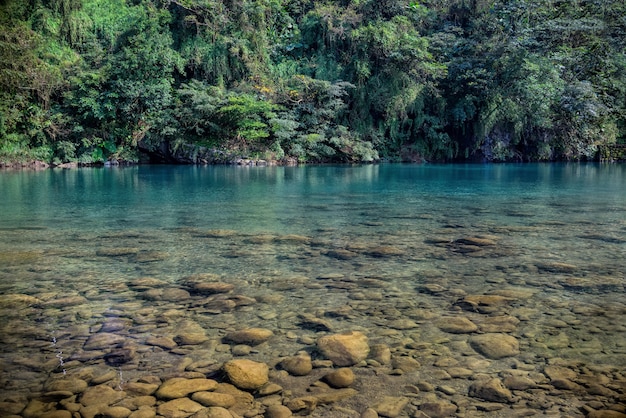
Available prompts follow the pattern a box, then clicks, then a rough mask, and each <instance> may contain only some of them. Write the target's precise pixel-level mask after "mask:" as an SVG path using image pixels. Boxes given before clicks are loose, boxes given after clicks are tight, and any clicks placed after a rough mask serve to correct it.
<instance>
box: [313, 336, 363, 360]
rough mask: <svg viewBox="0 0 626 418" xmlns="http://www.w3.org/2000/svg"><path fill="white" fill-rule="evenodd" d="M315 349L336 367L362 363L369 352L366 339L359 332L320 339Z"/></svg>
mask: <svg viewBox="0 0 626 418" xmlns="http://www.w3.org/2000/svg"><path fill="white" fill-rule="evenodd" d="M317 347H318V348H319V350H320V351H321V352H322V353H323V354H324V356H326V357H327V358H328V359H330V360H331V361H332V362H333V363H334V364H335V365H336V366H352V365H354V364H356V363H358V362H360V361H363V360H365V359H366V358H367V355H368V354H369V350H370V349H369V344H368V340H367V337H366V336H365V334H363V333H361V332H359V331H348V332H344V333H342V334H332V335H327V336H324V337H321V338H319V339H318V340H317Z"/></svg>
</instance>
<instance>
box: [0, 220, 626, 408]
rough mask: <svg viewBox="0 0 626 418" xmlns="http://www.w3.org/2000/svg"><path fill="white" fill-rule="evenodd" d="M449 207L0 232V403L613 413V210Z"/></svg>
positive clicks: (617, 228)
mask: <svg viewBox="0 0 626 418" xmlns="http://www.w3.org/2000/svg"><path fill="white" fill-rule="evenodd" d="M623 209H624V208H622V210H623ZM320 210H321V209H320ZM359 210H363V209H362V208H361V209H359ZM462 215H463V214H460V215H459V216H457V217H454V216H451V215H448V216H443V215H442V216H433V215H431V214H428V213H424V214H419V213H417V214H411V215H406V214H405V215H403V216H401V217H398V218H395V219H393V220H391V221H387V220H386V219H382V218H377V217H368V218H367V220H365V221H364V220H362V219H361V220H359V222H358V223H359V225H358V228H352V229H341V228H335V227H332V226H329V227H325V226H323V225H318V226H315V227H314V229H311V230H310V231H309V233H307V234H281V233H277V232H275V231H271V230H269V231H267V232H250V231H241V230H229V229H209V228H197V227H194V226H185V227H179V228H160V229H159V228H157V229H150V230H144V229H136V230H134V229H117V230H113V231H108V232H103V231H93V232H91V233H90V232H87V233H85V232H71V231H66V230H62V229H59V230H57V229H53V228H50V227H41V228H37V227H31V228H4V229H3V230H2V231H1V232H2V237H3V242H4V243H5V244H3V246H2V247H0V275H1V276H0V277H1V278H2V280H1V282H0V283H1V285H0V286H1V287H0V315H1V318H2V324H1V325H0V339H1V345H0V347H1V353H2V354H1V358H0V366H1V369H2V375H1V380H0V416H2V417H15V418H17V417H23V418H96V417H100V418H103V417H106V418H126V417H130V418H150V417H165V418H184V417H194V418H205V417H212V418H222V417H226V418H229V417H246V418H256V417H267V418H282V417H290V416H292V415H298V416H311V417H347V418H358V417H361V418H374V417H415V418H422V417H424V418H425V417H431V418H433V417H527V416H554V417H584V416H588V417H591V418H598V417H609V418H612V417H626V299H625V298H624V293H625V292H624V290H625V289H624V285H625V283H626V280H625V277H624V274H625V273H624V270H625V269H624V253H625V245H626V239H625V238H624V235H625V232H626V221H623V220H622V221H617V222H612V223H610V224H609V223H605V224H601V225H598V224H594V223H592V222H589V221H587V220H586V219H585V216H586V215H585V216H583V215H582V214H581V215H579V217H580V218H579V221H578V222H567V223H565V222H563V221H561V220H555V219H544V218H533V214H532V213H523V212H520V211H511V212H510V213H507V214H504V215H503V216H502V215H500V217H499V218H498V221H497V222H496V221H490V220H489V219H490V217H489V216H488V215H489V214H488V213H487V214H486V213H485V212H484V211H480V210H478V211H477V212H476V213H475V214H474V217H473V218H468V217H466V216H464V215H463V216H462ZM485 215H486V216H485ZM468 219H471V220H470V221H468ZM485 219H487V220H485ZM481 220H482V221H481Z"/></svg>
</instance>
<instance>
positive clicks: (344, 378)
mask: <svg viewBox="0 0 626 418" xmlns="http://www.w3.org/2000/svg"><path fill="white" fill-rule="evenodd" d="M323 380H324V381H325V382H326V383H328V384H329V385H330V386H332V387H334V388H347V387H348V386H350V385H351V384H352V383H354V372H353V371H352V369H349V368H347V367H343V368H341V369H338V370H335V371H333V372H330V373H328V374H326V375H325V376H324V378H323Z"/></svg>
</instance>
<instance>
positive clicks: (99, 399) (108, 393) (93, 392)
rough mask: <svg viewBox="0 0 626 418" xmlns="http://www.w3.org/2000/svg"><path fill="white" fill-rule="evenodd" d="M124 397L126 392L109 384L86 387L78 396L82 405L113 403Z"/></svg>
mask: <svg viewBox="0 0 626 418" xmlns="http://www.w3.org/2000/svg"><path fill="white" fill-rule="evenodd" d="M125 397H126V392H124V391H121V390H115V389H113V388H111V387H109V386H105V385H98V386H92V387H89V388H87V390H85V391H84V392H83V394H82V395H81V397H80V403H81V404H83V405H84V406H93V405H106V406H108V405H113V404H114V403H115V402H118V401H119V400H121V399H124V398H125Z"/></svg>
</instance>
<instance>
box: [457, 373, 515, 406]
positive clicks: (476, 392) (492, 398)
mask: <svg viewBox="0 0 626 418" xmlns="http://www.w3.org/2000/svg"><path fill="white" fill-rule="evenodd" d="M468 394H469V396H472V397H474V398H480V399H483V400H485V401H489V402H500V403H506V402H512V401H513V394H512V393H511V391H510V390H508V389H507V388H506V387H504V385H503V384H502V381H501V380H500V379H497V378H494V379H489V380H485V381H478V382H475V383H473V384H472V385H471V386H470V387H469V393H468Z"/></svg>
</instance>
